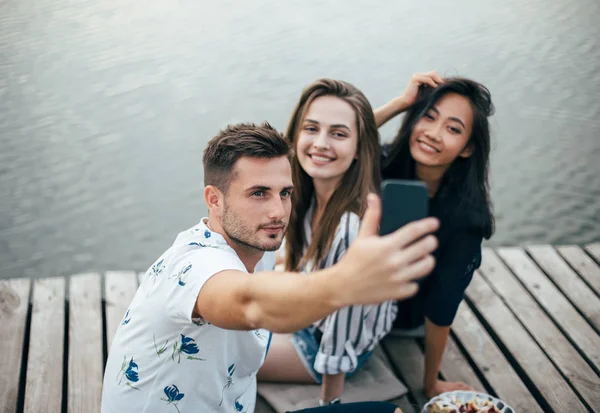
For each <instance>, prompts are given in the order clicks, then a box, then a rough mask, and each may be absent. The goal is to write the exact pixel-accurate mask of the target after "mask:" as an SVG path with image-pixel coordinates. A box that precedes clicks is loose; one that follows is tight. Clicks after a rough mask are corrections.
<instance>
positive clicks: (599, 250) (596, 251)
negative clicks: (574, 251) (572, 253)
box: [584, 242, 600, 264]
mask: <svg viewBox="0 0 600 413" xmlns="http://www.w3.org/2000/svg"><path fill="white" fill-rule="evenodd" d="M584 248H585V250H586V251H587V252H588V253H589V254H590V255H591V256H592V257H594V258H595V259H596V262H598V263H599V264H600V242H594V243H592V244H587V245H586V246H585V247H584Z"/></svg>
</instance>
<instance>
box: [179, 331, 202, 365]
mask: <svg viewBox="0 0 600 413" xmlns="http://www.w3.org/2000/svg"><path fill="white" fill-rule="evenodd" d="M199 352H200V349H198V345H197V344H196V342H195V341H194V339H193V338H191V337H186V336H184V335H183V334H181V343H179V345H177V342H175V343H174V344H173V354H171V358H172V359H173V361H175V357H177V364H180V363H181V353H185V354H187V355H188V356H187V359H188V360H202V361H203V360H205V359H203V358H201V357H194V356H192V354H198V353H199Z"/></svg>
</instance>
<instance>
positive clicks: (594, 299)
mask: <svg viewBox="0 0 600 413" xmlns="http://www.w3.org/2000/svg"><path fill="white" fill-rule="evenodd" d="M527 252H529V254H530V255H531V256H532V257H533V259H534V260H535V262H536V263H537V265H538V266H539V267H540V268H541V269H542V270H544V272H545V273H546V274H547V275H548V276H549V277H550V278H551V279H552V281H554V283H555V284H556V285H557V286H558V288H559V289H560V290H561V291H562V293H563V295H564V296H566V297H567V298H568V299H569V300H570V301H571V303H572V304H573V305H574V306H575V307H576V308H577V309H578V310H579V311H580V312H581V313H582V314H583V315H584V316H585V317H586V318H587V320H588V321H589V322H590V323H591V324H592V326H593V327H594V329H595V330H596V332H598V331H600V298H598V296H597V295H596V294H595V293H594V292H593V291H592V290H591V289H590V287H588V285H587V284H586V283H585V282H584V281H583V280H582V279H581V278H579V277H578V276H577V274H576V273H575V271H573V270H572V269H571V267H569V265H568V264H567V263H566V262H565V261H564V260H563V259H562V258H561V257H560V255H558V253H557V252H556V250H555V249H554V248H552V247H551V246H550V245H532V246H528V247H527Z"/></svg>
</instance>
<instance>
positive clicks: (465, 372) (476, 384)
mask: <svg viewBox="0 0 600 413" xmlns="http://www.w3.org/2000/svg"><path fill="white" fill-rule="evenodd" d="M440 370H441V373H442V375H443V376H444V378H445V379H446V380H449V381H462V382H463V383H466V384H468V385H469V386H471V387H473V388H474V389H475V390H477V391H480V392H483V393H486V389H485V386H484V385H483V383H481V380H479V377H477V374H476V373H475V371H474V370H473V368H472V367H471V365H470V364H469V362H468V361H467V359H466V358H465V356H464V355H463V354H462V352H461V351H460V349H459V348H458V346H457V344H456V342H455V341H454V339H453V338H452V337H451V336H450V337H448V342H447V343H446V351H445V353H444V358H442V365H441V369H440Z"/></svg>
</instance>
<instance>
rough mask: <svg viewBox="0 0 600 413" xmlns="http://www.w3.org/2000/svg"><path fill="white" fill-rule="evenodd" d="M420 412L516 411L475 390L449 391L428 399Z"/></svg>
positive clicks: (481, 412)
mask: <svg viewBox="0 0 600 413" xmlns="http://www.w3.org/2000/svg"><path fill="white" fill-rule="evenodd" d="M421 413H516V412H515V409H513V408H512V407H510V406H509V405H508V404H506V403H505V402H503V401H502V400H500V399H497V398H496V397H493V396H490V395H489V394H485V393H479V392H475V391H451V392H447V393H442V394H440V395H439V396H436V397H434V398H433V399H431V400H429V401H428V402H427V404H426V405H425V406H423V410H422V411H421Z"/></svg>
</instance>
